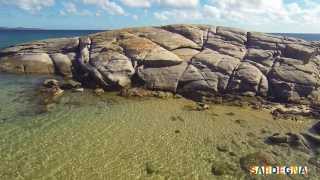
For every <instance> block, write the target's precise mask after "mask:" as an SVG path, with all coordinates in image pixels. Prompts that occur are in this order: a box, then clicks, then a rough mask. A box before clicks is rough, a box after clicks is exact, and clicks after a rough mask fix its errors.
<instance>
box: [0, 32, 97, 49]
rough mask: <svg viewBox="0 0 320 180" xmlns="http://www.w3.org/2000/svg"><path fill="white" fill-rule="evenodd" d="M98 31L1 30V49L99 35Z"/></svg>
mask: <svg viewBox="0 0 320 180" xmlns="http://www.w3.org/2000/svg"><path fill="white" fill-rule="evenodd" d="M97 32H99V31H97V30H0V48H4V47H8V46H11V45H15V44H19V43H25V42H30V41H35V40H42V39H48V38H60V37H75V36H83V35H87V34H93V33H97Z"/></svg>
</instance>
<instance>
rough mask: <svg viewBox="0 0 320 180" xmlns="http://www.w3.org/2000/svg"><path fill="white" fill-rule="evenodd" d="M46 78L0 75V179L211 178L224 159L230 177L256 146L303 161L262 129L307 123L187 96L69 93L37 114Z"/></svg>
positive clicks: (295, 129) (280, 129) (291, 128)
mask: <svg viewBox="0 0 320 180" xmlns="http://www.w3.org/2000/svg"><path fill="white" fill-rule="evenodd" d="M43 78H44V77H24V76H23V77H21V76H19V77H16V76H10V75H0V87H1V88H0V103H1V111H0V113H1V118H2V119H1V124H0V136H1V139H0V159H1V164H0V179H19V178H26V179H37V178H41V179H133V178H140V179H145V178H148V177H153V178H173V179H176V178H178V177H179V178H182V177H184V178H185V179H195V178H200V179H201V178H202V179H215V178H216V177H215V176H214V175H213V174H212V166H213V165H216V164H218V165H219V164H227V166H226V168H227V169H231V170H232V171H231V173H227V174H226V175H229V177H231V179H232V177H244V176H245V174H244V172H243V171H242V170H241V168H240V165H239V158H240V157H242V156H244V155H247V154H248V153H249V152H256V151H259V150H264V151H270V152H271V151H275V152H277V153H278V155H279V157H281V158H282V159H281V158H279V159H280V161H283V162H289V163H290V162H293V163H297V162H301V163H303V162H304V161H303V160H304V158H303V157H304V156H305V155H303V154H302V155H301V156H298V155H300V154H299V153H300V152H292V153H291V155H287V154H286V152H284V150H283V149H275V148H274V147H270V146H268V145H266V144H264V143H263V141H264V140H263V138H264V136H265V135H264V134H262V133H261V132H262V130H263V132H264V133H269V134H272V133H274V132H286V131H290V132H300V131H302V130H303V129H304V128H305V127H306V126H307V125H309V124H310V122H311V121H312V120H307V119H306V120H305V121H303V122H302V123H300V124H297V123H296V122H291V121H288V122H286V123H282V122H281V121H274V120H272V117H271V115H270V113H268V112H265V111H253V110H251V109H249V108H238V107H227V106H217V105H215V106H212V108H210V110H208V111H204V112H198V111H190V110H187V109H188V108H186V107H189V106H193V105H194V102H192V101H189V100H185V99H166V100H163V99H153V98H145V99H124V98H121V97H118V96H116V94H115V93H106V94H105V95H103V96H95V95H93V93H91V92H90V91H89V90H87V91H85V92H84V93H71V92H66V93H65V94H64V95H63V96H62V97H61V99H60V101H59V102H58V103H57V104H56V105H55V107H54V108H53V109H52V111H50V112H48V113H38V111H37V108H39V107H38V105H37V98H38V97H37V93H35V87H36V86H37V85H38V84H39V82H41V80H42V79H43ZM231 112H232V113H231ZM222 150H223V151H222ZM230 154H231V155H230ZM225 177H226V178H227V177H228V176H225Z"/></svg>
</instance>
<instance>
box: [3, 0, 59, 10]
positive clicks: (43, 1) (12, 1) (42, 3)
mask: <svg viewBox="0 0 320 180" xmlns="http://www.w3.org/2000/svg"><path fill="white" fill-rule="evenodd" d="M1 4H3V5H12V6H17V7H18V8H20V9H23V10H25V11H30V12H35V11H40V10H41V9H43V8H45V7H50V6H53V5H54V0H0V5H1Z"/></svg>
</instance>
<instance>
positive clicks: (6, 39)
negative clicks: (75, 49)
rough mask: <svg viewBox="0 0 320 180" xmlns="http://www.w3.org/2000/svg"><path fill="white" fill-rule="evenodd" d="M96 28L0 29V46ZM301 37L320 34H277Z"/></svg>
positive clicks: (318, 38)
mask: <svg viewBox="0 0 320 180" xmlns="http://www.w3.org/2000/svg"><path fill="white" fill-rule="evenodd" d="M97 32H99V31H98V30H0V48H4V47H8V46H11V45H15V44H19V43H25V42H30V41H35V40H42V39H48V38H59V37H74V36H83V35H87V34H92V33H97ZM274 34H276V35H284V36H289V37H297V38H302V39H305V40H308V41H320V34H286V33H283V34H279V33H274Z"/></svg>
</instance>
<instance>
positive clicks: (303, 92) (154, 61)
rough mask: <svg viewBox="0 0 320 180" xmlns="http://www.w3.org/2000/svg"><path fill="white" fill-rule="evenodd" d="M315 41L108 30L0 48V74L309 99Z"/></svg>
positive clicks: (315, 81)
mask: <svg viewBox="0 0 320 180" xmlns="http://www.w3.org/2000/svg"><path fill="white" fill-rule="evenodd" d="M319 48H320V46H319V43H318V42H307V41H304V40H301V39H295V38H289V37H282V36H274V35H269V34H263V33H257V32H247V31H244V30H240V29H235V28H228V27H214V26H208V25H168V26H163V27H144V28H129V29H121V30H114V31H106V32H101V33H97V34H92V35H89V36H86V37H80V38H62V39H50V40H43V41H36V42H31V43H26V44H20V45H16V46H13V47H9V48H6V49H3V50H1V51H0V70H1V71H4V72H10V73H41V74H53V73H55V74H59V75H62V76H65V77H73V78H75V79H77V80H79V81H82V82H83V83H84V84H86V83H90V84H94V85H95V86H100V87H101V88H106V89H119V88H120V89H121V88H124V87H126V88H127V87H132V86H137V84H136V83H137V82H139V83H138V84H139V86H143V87H145V88H147V89H150V90H163V91H171V92H178V93H181V94H188V95H190V94H193V93H199V92H200V93H202V92H204V93H206V94H224V93H236V94H245V95H250V96H263V97H275V98H277V99H279V100H283V101H293V102H296V101H300V100H301V99H308V98H309V100H310V99H312V98H314V96H313V95H314V94H319V93H318V87H319V85H320V81H319V80H320V71H319V70H320V53H319V52H320V51H319Z"/></svg>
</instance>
